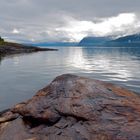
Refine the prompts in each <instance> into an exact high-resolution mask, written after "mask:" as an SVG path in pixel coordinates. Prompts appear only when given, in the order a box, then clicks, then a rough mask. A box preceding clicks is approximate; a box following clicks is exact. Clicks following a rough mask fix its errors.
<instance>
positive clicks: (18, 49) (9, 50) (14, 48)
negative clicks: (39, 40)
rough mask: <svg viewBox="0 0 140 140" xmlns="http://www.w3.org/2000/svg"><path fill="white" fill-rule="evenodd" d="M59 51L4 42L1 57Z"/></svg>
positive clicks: (0, 49)
mask: <svg viewBox="0 0 140 140" xmlns="http://www.w3.org/2000/svg"><path fill="white" fill-rule="evenodd" d="M56 50H57V49H49V48H39V47H33V46H28V45H22V44H18V43H10V42H4V43H3V44H0V55H9V54H19V53H31V52H38V51H56Z"/></svg>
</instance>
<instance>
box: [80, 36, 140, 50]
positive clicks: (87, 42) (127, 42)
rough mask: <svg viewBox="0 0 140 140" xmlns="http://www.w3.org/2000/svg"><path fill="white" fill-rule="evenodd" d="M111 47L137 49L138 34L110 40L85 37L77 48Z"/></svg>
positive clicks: (138, 42)
mask: <svg viewBox="0 0 140 140" xmlns="http://www.w3.org/2000/svg"><path fill="white" fill-rule="evenodd" d="M95 45H97V46H112V47H122V46H123V47H137V46H138V45H140V34H133V35H128V36H123V37H119V38H117V39H111V37H85V38H83V39H82V40H81V41H80V42H79V46H95Z"/></svg>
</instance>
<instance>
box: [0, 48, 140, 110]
mask: <svg viewBox="0 0 140 140" xmlns="http://www.w3.org/2000/svg"><path fill="white" fill-rule="evenodd" d="M55 48H56V47H55ZM58 49H59V51H47V52H38V53H30V54H20V55H12V56H8V57H4V58H1V62H0V110H3V109H6V108H8V107H10V106H12V105H14V104H16V103H18V102H21V101H24V100H26V99H29V98H31V97H32V96H33V95H34V94H35V92H36V91H38V90H39V89H41V88H43V87H45V86H46V85H47V84H49V83H50V82H51V81H52V80H53V79H54V78H55V77H56V76H58V75H61V74H64V73H71V74H76V75H80V76H86V77H89V78H95V79H99V80H103V81H108V82H112V83H115V84H118V85H121V86H123V87H127V88H128V89H130V90H132V91H135V92H138V93H140V47H139V48H138V47H135V48H125V47H122V48H110V47H109V48H103V47H58Z"/></svg>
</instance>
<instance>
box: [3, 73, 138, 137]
mask: <svg viewBox="0 0 140 140" xmlns="http://www.w3.org/2000/svg"><path fill="white" fill-rule="evenodd" d="M9 112H11V113H9ZM9 112H8V113H4V114H3V115H1V118H3V119H1V118H0V120H2V121H1V122H0V140H9V139H12V140H140V96H139V94H136V93H133V92H131V91H128V90H127V89H124V88H121V87H118V86H115V85H113V84H110V83H105V82H102V81H98V80H92V79H88V78H83V77H78V76H74V75H69V74H67V75H62V76H59V77H57V78H56V79H55V80H54V81H53V82H52V83H51V84H50V85H48V86H47V87H45V88H44V89H42V90H40V91H38V92H37V94H36V95H35V96H34V97H33V98H32V99H30V100H28V101H27V102H24V103H21V104H17V105H16V106H15V107H14V108H12V109H11V110H10V111H9ZM7 114H9V116H8V115H7ZM18 114H19V115H18Z"/></svg>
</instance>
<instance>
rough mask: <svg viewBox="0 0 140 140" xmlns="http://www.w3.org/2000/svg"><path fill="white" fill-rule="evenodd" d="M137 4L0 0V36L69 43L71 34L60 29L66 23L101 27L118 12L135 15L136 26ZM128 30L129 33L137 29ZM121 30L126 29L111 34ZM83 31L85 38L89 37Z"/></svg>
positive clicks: (116, 0)
mask: <svg viewBox="0 0 140 140" xmlns="http://www.w3.org/2000/svg"><path fill="white" fill-rule="evenodd" d="M139 5H140V1H139V0H133V1H132V0H1V2H0V34H1V35H2V36H3V37H6V38H8V39H11V40H24V41H28V40H31V41H33V40H34V41H61V40H65V41H68V40H71V35H70V32H67V31H65V30H63V29H64V28H70V23H69V22H71V21H75V20H76V21H77V22H76V23H80V22H81V21H88V22H92V23H94V24H95V23H99V24H100V23H101V22H102V21H104V22H105V20H108V18H111V17H115V16H116V17H117V16H118V15H119V14H120V13H134V14H135V15H136V19H135V20H136V21H137V24H138V20H139V15H140V8H139ZM132 24H134V22H133V23H132ZM129 26H130V25H129ZM130 27H131V28H132V29H131V31H130V32H129V33H133V32H136V30H138V29H139V27H136V26H134V27H133V26H130ZM92 28H93V27H92ZM58 29H62V30H58ZM14 30H15V31H16V30H17V31H18V32H17V33H15V32H13V31H14ZM124 31H126V27H125V30H123V31H122V32H121V31H119V30H117V31H115V32H114V34H122V33H124ZM81 32H82V33H83V31H82V30H81ZM81 32H79V34H80V33H81ZM84 32H86V33H85V35H88V34H92V32H91V33H90V31H84ZM111 34H113V32H111ZM81 37H82V36H81ZM75 39H76V38H75Z"/></svg>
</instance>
